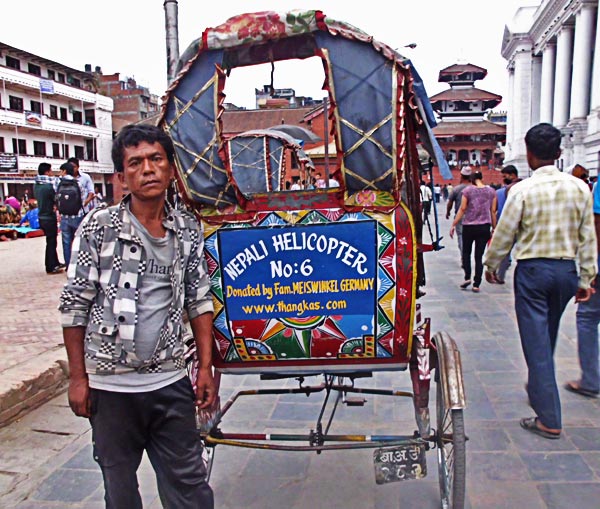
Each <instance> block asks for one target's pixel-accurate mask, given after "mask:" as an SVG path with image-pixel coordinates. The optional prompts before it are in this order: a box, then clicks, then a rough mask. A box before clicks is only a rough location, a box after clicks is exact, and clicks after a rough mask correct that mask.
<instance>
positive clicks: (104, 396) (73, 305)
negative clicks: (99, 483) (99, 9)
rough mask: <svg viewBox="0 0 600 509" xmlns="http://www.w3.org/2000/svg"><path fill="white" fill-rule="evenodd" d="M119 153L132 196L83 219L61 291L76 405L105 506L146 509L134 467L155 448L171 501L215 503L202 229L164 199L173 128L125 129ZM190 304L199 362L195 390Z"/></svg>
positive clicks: (171, 167)
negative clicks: (201, 416) (203, 426)
mask: <svg viewBox="0 0 600 509" xmlns="http://www.w3.org/2000/svg"><path fill="white" fill-rule="evenodd" d="M112 159H113V163H114V167H115V169H116V172H117V177H118V179H119V181H120V182H121V184H125V185H126V188H127V189H128V190H129V194H128V195H127V196H126V197H125V198H123V200H122V201H121V203H120V204H119V205H115V206H111V207H104V208H99V209H95V210H94V211H93V212H91V213H90V214H88V215H87V216H86V217H85V219H84V220H83V223H82V225H81V228H80V229H79V231H78V234H77V237H76V239H75V243H74V246H73V263H72V265H71V266H70V267H69V273H68V280H67V283H66V285H65V287H64V290H63V292H62V295H61V299H60V306H59V309H60V311H61V312H62V314H63V327H64V328H63V336H64V342H65V346H66V349H67V355H68V359H69V372H70V375H69V405H70V406H71V409H72V410H73V412H74V413H75V415H78V416H81V417H87V418H89V419H90V422H91V425H92V440H93V444H94V458H95V459H96V461H97V462H98V463H99V465H100V469H101V470H102V475H103V477H104V489H105V496H104V499H105V502H106V506H107V507H111V508H112V507H115V508H141V507H142V502H141V498H140V494H139V491H138V484H137V475H136V471H137V468H138V465H139V464H140V461H141V459H142V454H143V453H144V451H146V452H147V454H148V457H149V459H150V462H151V463H152V466H153V468H154V470H155V473H156V477H157V482H158V492H159V495H160V498H161V502H162V505H163V506H164V507H173V508H178V509H179V508H182V509H186V508H189V509H191V508H194V509H196V508H201V509H212V508H213V507H214V502H213V493H212V489H211V488H210V486H209V485H208V483H207V482H206V468H205V466H204V463H203V460H202V446H201V442H200V439H199V435H198V432H197V430H196V422H195V409H194V405H197V406H198V408H200V409H203V408H208V407H209V406H211V405H212V403H213V401H214V399H215V396H216V394H215V392H216V390H215V383H214V379H213V375H212V320H213V304H212V298H211V295H210V292H209V289H210V281H209V278H208V275H207V272H206V260H205V259H204V258H203V254H202V253H203V244H204V243H203V235H202V231H201V228H200V225H199V224H198V222H197V221H196V219H195V218H194V216H193V215H192V214H190V213H188V212H184V211H180V210H174V209H172V208H171V207H170V205H169V204H168V203H167V202H166V200H165V192H166V190H167V188H168V187H169V185H170V183H171V181H172V180H173V179H174V172H175V151H174V147H173V143H172V141H171V139H170V138H169V137H168V136H167V134H166V133H165V132H164V131H162V130H161V129H160V128H158V127H156V126H150V125H135V124H133V125H129V126H126V127H124V128H123V129H121V131H120V132H119V134H118V135H117V137H116V138H115V140H114V142H113V148H112ZM184 308H185V310H186V311H187V316H188V318H189V320H190V324H191V329H192V332H193V336H194V340H195V344H196V351H197V353H198V358H199V374H198V378H197V382H196V387H195V390H194V388H193V387H192V384H191V383H190V379H189V378H188V377H187V376H186V370H185V361H184V358H183V351H184V348H183V335H184V330H185V326H184V323H183V311H184Z"/></svg>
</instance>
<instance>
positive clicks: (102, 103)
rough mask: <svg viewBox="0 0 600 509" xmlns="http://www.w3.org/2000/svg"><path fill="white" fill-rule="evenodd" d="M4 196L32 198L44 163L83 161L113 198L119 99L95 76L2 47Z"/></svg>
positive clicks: (0, 183)
mask: <svg viewBox="0 0 600 509" xmlns="http://www.w3.org/2000/svg"><path fill="white" fill-rule="evenodd" d="M0 79H1V80H2V87H1V88H0V197H2V198H4V197H6V196H7V195H9V194H12V195H14V196H17V197H18V198H21V197H22V196H23V195H24V193H25V191H28V192H29V196H32V193H31V191H32V187H33V186H32V184H33V178H34V177H35V175H37V168H38V165H39V164H40V163H41V162H48V163H50V164H51V165H52V169H53V170H58V167H59V166H60V165H61V164H62V163H63V162H65V161H66V159H67V158H69V157H77V158H78V159H79V160H80V166H81V169H82V170H84V171H86V172H87V173H89V174H90V176H91V177H92V179H93V180H94V183H96V184H98V185H99V186H100V187H101V189H102V191H103V192H104V193H105V195H107V194H108V195H109V196H110V195H111V190H112V189H111V188H112V185H111V176H112V173H113V165H112V162H111V159H110V150H111V144H112V120H111V112H112V110H113V101H112V99H111V98H109V97H105V96H103V95H100V94H98V93H97V85H96V83H95V81H94V76H93V75H92V74H91V73H85V72H82V71H77V70H75V69H72V68H70V67H67V66H65V65H62V64H59V63H57V62H54V61H52V60H48V59H46V58H43V57H39V56H37V55H34V54H32V53H28V52H27V51H23V50H20V49H17V48H14V47H12V46H9V45H7V44H4V43H0Z"/></svg>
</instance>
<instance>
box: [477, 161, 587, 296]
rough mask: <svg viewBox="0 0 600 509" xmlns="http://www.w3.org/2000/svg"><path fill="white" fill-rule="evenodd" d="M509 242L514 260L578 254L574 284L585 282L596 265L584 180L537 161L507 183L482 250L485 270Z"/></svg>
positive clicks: (496, 263) (495, 264)
mask: <svg viewBox="0 0 600 509" xmlns="http://www.w3.org/2000/svg"><path fill="white" fill-rule="evenodd" d="M513 244H514V245H515V250H514V252H513V255H514V257H515V258H516V259H517V260H526V259H529V258H554V259H567V260H576V259H578V261H579V287H580V288H589V287H590V284H591V282H592V281H593V279H594V277H595V276H596V272H597V270H598V267H597V249H596V232H595V228H594V215H593V212H592V194H591V193H590V190H589V187H588V186H587V184H586V183H585V182H584V181H583V180H581V179H578V178H575V177H573V176H571V175H567V174H565V173H562V172H560V171H559V170H558V169H557V168H556V167H554V166H542V167H541V168H538V169H537V170H535V171H534V172H533V175H532V176H531V177H530V178H528V179H525V180H523V181H521V182H519V183H518V184H515V185H514V186H512V187H511V189H510V192H509V193H508V198H507V200H506V204H505V205H504V209H503V211H502V216H501V217H500V221H499V222H498V225H497V227H496V231H495V232H494V236H493V237H492V243H491V245H490V248H489V249H488V251H487V253H486V257H485V261H484V264H485V265H486V267H487V268H488V270H490V271H491V272H494V271H495V270H496V269H497V268H498V266H499V265H500V261H501V260H502V258H504V256H505V255H506V254H508V253H509V251H510V249H511V247H512V246H513Z"/></svg>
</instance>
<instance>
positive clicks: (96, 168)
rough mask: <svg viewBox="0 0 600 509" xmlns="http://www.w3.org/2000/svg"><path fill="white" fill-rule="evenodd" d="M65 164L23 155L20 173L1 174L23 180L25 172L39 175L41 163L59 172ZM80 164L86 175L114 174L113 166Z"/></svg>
mask: <svg viewBox="0 0 600 509" xmlns="http://www.w3.org/2000/svg"><path fill="white" fill-rule="evenodd" d="M64 162H65V159H64V158H56V157H52V156H34V155H23V154H21V155H19V156H18V171H16V172H10V173H1V175H4V176H5V177H6V176H8V175H10V176H12V177H15V178H22V177H23V173H24V172H35V173H36V174H37V169H38V166H39V165H40V163H50V164H51V165H52V169H53V170H58V167H59V166H60V165H61V164H62V163H64ZM80 164H81V169H82V170H83V171H85V172H86V173H110V174H112V173H114V168H113V165H112V164H108V163H101V162H98V161H88V160H86V159H81V160H80ZM0 178H2V177H0ZM2 180H4V179H2Z"/></svg>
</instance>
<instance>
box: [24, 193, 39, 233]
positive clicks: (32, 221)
mask: <svg viewBox="0 0 600 509" xmlns="http://www.w3.org/2000/svg"><path fill="white" fill-rule="evenodd" d="M39 212H40V211H39V210H38V208H37V203H36V202H35V201H34V200H30V201H29V209H28V210H27V213H26V214H25V215H24V216H23V217H22V218H21V221H19V226H23V225H24V224H25V223H27V225H28V226H29V228H33V229H34V230H39V229H40V216H39Z"/></svg>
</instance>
